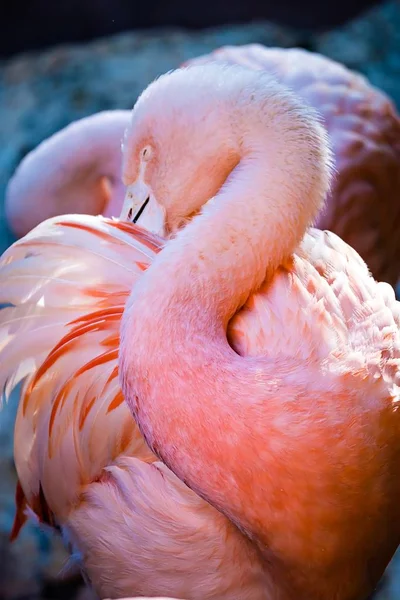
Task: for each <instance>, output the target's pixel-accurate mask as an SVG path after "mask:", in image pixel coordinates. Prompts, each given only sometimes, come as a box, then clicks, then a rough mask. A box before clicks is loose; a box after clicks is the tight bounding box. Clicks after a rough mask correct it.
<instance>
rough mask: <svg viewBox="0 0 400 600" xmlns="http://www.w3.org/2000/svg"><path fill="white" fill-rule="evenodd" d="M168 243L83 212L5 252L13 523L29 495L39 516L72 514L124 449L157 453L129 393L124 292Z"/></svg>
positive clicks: (3, 323) (0, 343)
mask: <svg viewBox="0 0 400 600" xmlns="http://www.w3.org/2000/svg"><path fill="white" fill-rule="evenodd" d="M161 243H162V242H161V240H160V239H158V238H156V237H155V236H152V235H151V234H149V233H147V232H146V231H144V230H142V229H141V228H139V227H136V226H134V225H129V224H123V223H119V222H118V221H114V220H109V219H103V218H96V217H83V216H82V215H80V216H67V217H62V218H54V219H50V220H49V221H47V222H44V223H43V224H41V225H40V226H38V227H37V228H35V229H34V230H33V231H31V232H30V233H29V234H28V235H27V236H26V237H25V238H23V239H22V240H20V241H18V242H16V243H15V244H14V245H13V246H11V247H10V248H9V249H8V250H7V251H6V252H5V253H4V254H3V256H2V258H1V261H0V302H1V303H2V304H3V308H2V310H1V313H0V361H1V364H2V369H1V374H0V389H2V390H3V391H4V395H5V397H6V398H7V397H8V395H9V394H10V393H11V391H12V389H13V388H14V387H15V386H16V385H17V384H18V383H19V382H21V381H22V383H23V385H22V397H21V402H20V405H19V408H18V413H17V420H16V426H15V442H14V454H15V462H16V468H17V472H18V477H19V487H18V490H17V502H18V504H19V510H18V518H17V523H16V529H15V533H16V532H17V530H18V526H19V524H21V523H22V522H23V520H24V518H23V516H22V512H23V509H24V507H25V504H27V505H28V506H29V507H30V508H31V509H32V510H33V511H34V512H36V514H37V515H38V517H39V518H40V519H41V520H44V521H49V520H50V521H51V515H52V514H56V515H57V518H58V519H61V521H62V520H63V519H65V518H66V516H67V514H68V512H69V510H70V507H71V506H72V505H73V503H74V502H76V499H77V497H78V496H79V494H80V491H81V490H82V487H83V486H85V484H86V483H88V482H89V481H93V480H95V479H96V477H98V476H99V474H100V473H101V471H102V469H103V468H104V466H106V465H109V464H111V463H112V462H113V460H115V458H116V457H117V456H118V455H120V454H121V453H126V454H128V455H134V456H137V457H139V458H141V459H142V460H145V461H152V460H154V457H153V455H152V454H151V452H150V451H149V450H148V448H147V446H146V445H145V443H144V440H143V438H142V437H141V435H140V434H139V432H138V430H137V428H136V426H135V424H134V422H133V419H132V416H131V414H130V412H129V410H128V408H127V407H126V405H125V403H124V402H123V398H122V394H121V390H120V387H119V383H118V366H117V357H118V347H119V319H120V316H121V314H122V311H123V307H124V304H125V300H126V298H127V295H128V294H129V291H130V289H131V288H132V286H133V284H134V282H135V281H136V279H137V278H138V277H139V275H140V274H141V273H142V272H143V270H144V269H145V268H147V266H148V265H149V263H150V261H151V260H152V258H153V256H154V255H155V253H156V252H158V250H159V249H160V247H161ZM60 468H61V469H62V477H60ZM49 507H50V508H49Z"/></svg>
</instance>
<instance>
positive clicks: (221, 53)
mask: <svg viewBox="0 0 400 600" xmlns="http://www.w3.org/2000/svg"><path fill="white" fill-rule="evenodd" d="M210 61H223V62H228V63H232V64H234V63H238V64H241V65H243V66H246V67H247V68H251V69H257V70H265V71H268V72H269V73H272V74H274V75H275V76H276V77H277V78H278V80H279V81H281V82H282V83H284V84H285V85H287V86H289V87H290V88H292V89H293V90H294V91H295V92H296V93H297V94H299V95H300V96H301V97H302V98H303V99H304V100H306V101H307V102H309V103H310V104H311V106H314V107H315V108H316V109H317V110H318V111H319V113H320V114H321V115H322V117H323V121H324V124H325V126H326V128H327V130H328V132H329V135H330V137H331V141H332V147H333V152H334V157H335V167H336V171H337V174H336V177H335V179H334V182H333V185H332V190H331V192H330V194H329V197H328V201H327V203H326V208H325V210H324V211H323V212H321V213H320V215H319V216H318V218H317V221H316V225H317V226H318V227H319V228H320V229H329V230H330V231H333V232H335V233H336V234H337V235H339V236H340V237H341V238H342V239H344V240H345V241H346V242H347V243H348V244H350V245H351V246H352V247H353V248H355V250H357V252H358V253H359V254H360V255H361V256H362V258H363V259H364V260H365V261H366V262H367V264H368V266H369V268H370V269H371V271H372V273H373V275H374V277H375V278H376V279H378V280H383V281H387V282H388V283H390V284H391V285H396V283H397V281H398V279H399V275H400V272H399V269H400V266H399V265H400V263H399V260H398V257H399V255H400V237H399V236H398V230H399V227H400V204H399V202H398V198H399V196H400V120H399V116H398V114H397V112H396V109H395V107H394V105H393V103H392V102H391V101H390V100H389V98H388V97H387V96H386V95H385V94H384V93H383V92H381V91H380V90H378V89H377V88H375V87H373V86H372V85H371V84H370V83H369V82H368V81H367V80H366V79H365V78H364V77H362V76H360V75H358V74H356V73H354V72H353V71H350V70H349V69H347V68H345V67H344V66H343V65H341V64H339V63H337V62H335V61H332V60H330V59H328V58H326V57H324V56H321V55H318V54H315V53H312V52H308V51H306V50H301V49H296V48H295V49H283V48H266V47H264V46H261V45H259V44H250V45H245V46H238V47H229V46H228V47H223V48H220V49H218V50H217V51H216V52H213V53H211V54H208V55H206V56H202V57H199V58H196V59H192V60H191V61H188V63H187V64H189V65H190V64H202V63H205V62H210ZM129 114H130V113H129V111H116V113H115V120H116V123H115V126H114V125H113V124H112V115H113V112H112V111H110V112H107V113H100V114H99V115H97V116H94V117H89V118H87V119H82V120H81V121H78V122H77V123H76V124H75V125H74V126H73V127H68V128H66V129H65V130H63V131H61V132H59V133H57V134H56V136H54V137H53V138H51V139H50V140H48V141H45V142H44V143H43V144H41V145H40V146H39V147H38V148H37V149H36V150H34V151H33V152H31V153H30V154H29V155H28V156H27V157H26V158H25V159H24V160H23V161H22V163H21V165H20V167H19V169H18V170H17V172H16V174H15V175H14V177H13V178H12V179H11V182H10V186H9V189H8V191H7V195H6V214H7V216H8V220H9V222H10V224H11V227H12V228H13V230H14V232H16V233H17V234H18V235H24V234H25V233H27V232H28V231H29V230H30V229H31V228H32V227H33V226H35V225H37V224H38V223H39V222H40V221H41V220H43V219H45V218H48V217H51V216H56V215H59V214H62V213H65V212H68V213H71V212H78V213H87V214H98V213H102V214H103V215H105V216H116V215H118V214H119V213H120V208H121V205H122V200H123V191H122V190H121V189H120V187H119V186H116V183H115V182H119V178H120V171H121V167H120V161H121V159H120V141H121V138H122V130H123V129H124V127H125V126H127V125H128V124H129ZM103 115H104V117H103ZM103 118H104V126H103V125H102V120H103ZM97 128H98V133H96V129H97ZM95 145H98V151H94V147H95ZM48 165H50V168H49V167H48ZM44 168H45V169H46V171H45V173H46V174H45V176H43V170H44ZM49 170H50V172H49ZM38 174H40V177H38ZM104 176H105V177H104ZM107 182H110V185H107ZM109 188H110V189H109ZM108 199H109V200H108Z"/></svg>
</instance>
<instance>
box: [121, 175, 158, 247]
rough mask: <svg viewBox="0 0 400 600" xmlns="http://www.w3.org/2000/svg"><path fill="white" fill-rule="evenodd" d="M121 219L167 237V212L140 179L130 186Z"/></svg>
mask: <svg viewBox="0 0 400 600" xmlns="http://www.w3.org/2000/svg"><path fill="white" fill-rule="evenodd" d="M119 218H120V220H121V221H131V222H132V223H136V224H137V225H140V226H141V227H143V228H144V229H147V231H151V232H152V233H156V234H157V235H160V236H162V237H165V211H164V210H163V208H162V207H161V206H160V205H159V203H158V202H157V200H156V199H155V198H154V195H153V194H152V191H151V189H150V187H149V186H148V185H146V184H145V183H144V182H143V181H141V180H140V179H139V180H138V181H136V182H135V183H132V184H131V185H128V187H127V189H126V194H125V200H124V204H123V206H122V211H121V214H120V217H119Z"/></svg>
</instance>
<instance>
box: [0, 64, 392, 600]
mask: <svg viewBox="0 0 400 600" xmlns="http://www.w3.org/2000/svg"><path fill="white" fill-rule="evenodd" d="M194 99H196V102H193V101H194ZM160 102H161V104H162V106H163V111H162V113H161V112H160V111H159V109H158V107H159V106H160ZM194 107H195V108H194ZM249 107H250V108H249ZM194 142H195V143H194ZM329 158H330V156H329V152H328V150H327V147H326V144H325V140H324V134H323V130H322V128H321V127H320V126H319V125H318V124H317V123H316V121H315V120H314V117H313V114H312V112H311V111H309V110H308V109H306V108H304V107H303V106H302V105H301V104H300V102H299V101H298V100H296V99H295V98H294V97H293V96H292V95H291V94H290V93H289V92H287V91H285V90H284V89H283V88H281V87H280V86H279V85H277V84H275V83H273V82H271V81H270V80H269V78H268V77H266V76H265V75H263V74H260V73H256V72H252V71H250V70H246V69H242V68H240V67H236V68H234V67H230V68H223V67H221V66H219V65H215V66H208V67H197V68H194V67H193V68H191V69H189V70H183V71H178V72H175V73H173V74H170V75H167V76H164V77H162V78H161V79H160V80H158V81H157V82H156V83H154V84H152V86H150V88H148V89H147V90H146V92H144V94H143V95H142V97H141V98H140V99H139V101H138V103H137V104H136V107H135V110H134V112H133V118H132V125H131V128H130V130H129V131H128V134H127V136H126V140H125V144H124V162H123V173H124V180H125V183H126V184H127V185H128V186H129V191H128V195H127V199H126V205H125V207H124V212H125V213H127V214H128V213H132V216H133V218H134V219H135V220H136V219H137V218H138V219H139V222H146V219H147V225H148V227H150V228H154V229H159V230H160V231H161V230H162V229H164V230H165V232H166V233H167V234H168V235H169V236H170V237H172V239H171V240H170V241H169V242H168V243H167V245H166V246H165V248H163V250H162V252H159V250H160V248H161V247H162V241H161V240H160V239H159V238H157V237H156V236H155V235H152V234H150V233H148V232H147V233H146V231H144V230H142V229H140V228H138V227H136V226H135V225H129V224H124V223H122V222H118V221H110V220H107V219H102V218H100V217H99V218H95V217H78V216H73V217H65V218H63V219H52V220H50V221H48V222H46V223H43V224H42V225H40V226H39V227H37V228H36V229H35V230H33V231H32V232H31V233H30V234H29V235H28V236H27V237H26V238H24V239H23V240H20V241H19V242H17V243H16V244H14V245H13V246H12V247H11V248H10V249H9V250H8V251H7V252H6V253H5V254H4V255H3V258H2V262H1V270H0V301H1V302H5V303H7V304H8V306H7V307H6V308H4V309H3V313H2V319H1V322H0V336H1V337H0V359H1V364H2V365H3V366H2V373H1V375H2V380H3V381H2V383H3V385H4V384H5V386H6V393H9V391H10V389H11V388H12V387H14V386H15V385H16V383H17V382H18V381H19V380H21V379H22V378H24V377H25V378H26V379H25V382H24V390H23V397H22V400H21V403H20V406H19V410H18V417H17V423H16V437H15V440H16V441H15V459H16V466H17V471H18V476H19V480H20V484H19V487H18V491H17V492H18V493H17V499H18V507H19V512H18V515H17V520H16V529H17V528H18V526H19V525H20V524H21V523H22V521H23V509H24V507H28V509H29V510H31V511H33V512H34V513H35V514H36V515H37V517H38V518H39V520H41V521H43V522H47V523H50V524H53V525H55V526H58V527H61V529H62V530H63V533H64V535H65V536H66V538H67V539H69V540H70V542H71V544H72V546H73V547H74V549H75V550H76V551H79V552H80V554H81V557H82V561H83V564H84V567H85V570H86V572H87V573H88V576H89V578H90V579H91V581H92V582H93V584H94V585H95V587H96V589H97V590H98V593H99V594H100V595H101V596H102V597H106V596H110V597H117V596H119V597H122V596H124V595H125V596H126V595H128V594H132V593H136V594H138V593H147V594H150V595H152V594H153V595H154V594H159V593H167V594H171V595H173V596H175V597H178V598H179V597H181V598H190V599H192V598H193V599H200V598H203V599H208V598H214V599H217V598H237V599H238V598H241V599H242V598H243V599H246V598H248V599H258V598H260V599H263V598H265V599H266V600H267V599H268V600H270V599H272V598H279V599H280V600H281V599H283V600H285V599H289V598H293V597H294V593H296V594H297V596H298V597H299V598H307V600H308V599H309V598H310V597H313V598H314V597H315V598H321V599H325V598H329V599H332V598H334V597H337V598H341V599H342V600H347V599H350V598H352V599H353V598H354V599H356V598H364V597H365V595H366V594H367V593H368V592H369V591H370V590H371V589H373V587H374V585H375V583H376V582H377V580H378V579H379V577H380V575H381V573H382V572H383V570H384V568H385V566H386V564H387V563H388V561H389V560H390V558H391V556H392V554H393V552H394V550H395V549H396V547H397V545H398V542H399V517H398V516H397V512H398V511H397V495H398V492H399V487H400V483H399V482H398V480H399V478H398V477H397V468H396V467H397V464H398V454H399V443H400V442H399V443H398V442H397V440H398V438H399V436H398V435H397V427H396V425H397V420H396V419H397V412H396V400H397V399H398V387H397V383H398V364H399V358H400V353H399V350H400V339H399V305H398V303H396V301H395V299H394V292H393V289H392V288H391V287H390V286H389V285H387V284H385V283H376V282H375V281H374V280H373V279H372V278H371V277H370V275H369V273H368V269H367V267H366V265H365V263H364V262H363V261H362V260H361V259H360V257H359V256H358V255H357V253H356V252H354V251H353V250H352V249H351V248H350V247H349V246H347V245H346V244H345V243H344V242H342V241H341V240H340V239H339V238H338V237H336V236H335V235H333V234H329V233H326V232H325V233H323V232H321V231H318V230H312V229H310V230H309V231H308V232H307V233H305V232H306V228H307V225H308V224H309V223H310V221H311V220H312V219H313V218H314V217H315V215H316V214H317V212H318V210H319V208H320V206H321V205H322V202H323V197H324V193H325V192H326V190H327V187H328V183H329ZM266 164H267V165H268V169H266V168H265V165H266ZM260 167H261V168H260ZM204 173H207V175H208V177H204ZM212 197H214V199H213V200H212V201H211V202H208V203H207V204H206V206H205V207H204V208H203V209H202V206H203V205H204V204H205V203H206V201H207V200H208V199H209V198H212ZM156 200H157V201H156ZM144 205H145V206H144ZM199 211H201V212H200V214H199ZM149 215H150V216H151V217H152V219H151V221H150V219H149ZM190 215H194V217H193V218H192V220H191V222H190V223H189V224H188V225H187V226H186V227H185V228H184V229H182V230H181V229H180V228H181V226H182V223H183V222H185V219H186V218H187V217H188V216H190ZM265 217H267V218H265ZM211 219H212V226H210V223H211ZM209 221H210V222H209ZM202 228H204V232H203V231H202ZM200 234H201V235H200ZM199 236H200V237H199ZM182 248H183V249H184V252H185V254H184V255H183V254H182ZM156 254H157V257H156V258H154V257H155V255H156ZM174 260H175V264H174ZM151 263H152V264H151ZM173 264H174V268H173ZM178 265H179V267H178ZM149 266H150V268H148V267H149ZM146 269H147V271H146ZM159 269H160V270H161V269H164V270H163V272H162V273H159V274H158V281H159V283H158V287H157V286H156V284H155V277H156V276H157V272H158V270H159ZM174 269H175V270H174ZM143 271H145V272H144V273H143ZM139 275H140V278H139ZM259 286H261V287H260V288H259V290H258V291H257V292H256V293H254V294H252V295H251V292H252V291H255V290H256V289H257V288H258V287H259ZM131 288H133V292H132V297H131V299H130V301H129V302H128V304H127V305H126V308H125V303H126V298H127V296H128V294H129V290H130V289H131ZM156 292H157V294H156ZM155 294H156V295H155ZM138 304H140V305H139V311H140V312H136V310H137V309H135V311H133V310H132V305H136V307H137V306H138ZM238 309H239V310H238ZM124 310H125V313H124V319H123V324H122V343H121V347H120V339H119V324H120V318H121V315H122V314H123V312H124ZM166 310H168V314H167V316H166V312H165V311H166ZM231 317H232V318H231ZM167 330H168V331H167ZM144 332H146V333H145V337H146V339H145V340H143V339H142V338H143V335H144ZM165 334H167V337H164V336H165ZM227 339H229V343H230V345H228V343H227ZM135 340H138V343H140V344H141V345H140V346H135ZM139 340H140V341H139ZM118 354H120V357H121V364H120V367H122V380H123V385H124V389H125V392H126V397H127V400H128V402H129V404H130V406H131V409H132V410H133V412H134V414H135V416H136V418H137V419H138V423H139V425H140V428H141V430H142V431H143V432H144V433H145V436H146V439H147V440H148V441H149V442H150V445H151V447H152V449H153V450H154V451H155V453H156V454H160V455H162V458H163V460H165V462H166V463H167V464H168V465H169V466H171V467H173V470H174V471H176V473H177V475H178V477H177V476H176V475H174V474H173V473H172V472H171V471H170V470H169V469H168V468H167V467H166V466H164V465H163V464H162V463H161V462H159V461H157V458H156V456H155V454H153V453H152V452H151V451H150V450H149V448H148V446H147V445H146V444H145V442H144V439H143V438H142V437H141V435H140V434H139V430H138V429H137V427H136V425H135V423H134V421H133V420H132V418H131V416H130V413H129V411H128V409H127V406H126V404H125V403H124V402H123V396H122V393H121V389H120V387H119V384H118V372H119V367H118V363H117V358H118ZM162 361H164V362H162ZM187 369H190V371H189V372H187ZM181 386H182V388H184V390H183V392H184V395H182V396H180V395H179V394H178V390H177V388H178V387H179V393H180V388H181ZM213 386H214V387H213ZM139 389H140V391H141V393H140V395H139V397H140V402H139V400H138V399H137V398H136V392H137V391H139ZM159 394H162V395H161V398H163V401H162V402H161V403H159V402H157V397H158V395H159ZM177 394H178V396H177ZM265 394H268V396H269V397H268V402H263V400H264V399H265V398H264V396H265ZM260 400H261V401H260ZM231 401H232V403H233V405H232V404H231ZM267 413H268V414H267ZM187 418H189V419H190V421H189V422H186V421H185V419H187ZM199 475H201V477H199ZM180 479H182V481H184V482H185V483H187V484H189V487H187V485H185V483H183V482H182V481H180ZM190 487H193V488H194V490H195V491H191V489H190ZM366 490H367V492H366ZM198 494H199V495H198ZM201 496H203V497H204V498H205V499H206V500H207V501H205V500H203V499H202V498H201ZM237 525H238V526H239V527H237Z"/></svg>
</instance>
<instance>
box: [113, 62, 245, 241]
mask: <svg viewBox="0 0 400 600" xmlns="http://www.w3.org/2000/svg"><path fill="white" fill-rule="evenodd" d="M249 73H250V77H249ZM252 77H254V76H253V75H252V73H251V72H250V71H248V70H247V69H243V68H242V67H238V66H229V67H228V66H221V65H205V66H200V67H197V66H196V67H189V68H184V69H177V70H176V71H172V72H170V73H167V74H166V75H163V76H162V77H160V78H159V79H157V80H156V81H154V82H153V83H151V84H150V85H149V86H148V88H147V89H146V90H145V91H144V92H143V93H142V95H141V96H140V97H139V99H138V101H137V103H136V105H135V106H134V109H133V111H132V118H131V122H130V125H129V127H128V128H127V131H126V134H125V139H124V142H123V169H122V173H123V181H124V184H125V185H126V186H127V193H126V196H125V203H124V206H123V210H122V213H121V219H128V220H133V221H134V222H138V223H139V224H140V225H142V226H144V227H145V228H146V229H149V230H150V231H153V232H155V233H158V234H160V235H164V236H172V235H173V234H174V233H175V232H176V231H177V230H178V229H180V228H181V227H182V226H183V225H184V224H185V223H186V222H187V221H188V220H190V218H191V217H192V216H194V215H195V214H197V213H198V212H199V211H200V209H201V207H202V206H203V205H204V204H205V203H206V202H207V201H208V200H210V199H211V198H213V197H214V196H215V195H216V193H217V192H218V191H219V189H220V188H221V187H222V186H223V184H224V182H225V181H226V179H227V178H228V176H229V174H230V173H231V172H232V170H233V169H234V168H235V167H236V165H237V164H238V163H239V160H240V139H239V137H240V136H238V135H237V133H236V123H235V119H234V118H233V117H232V109H231V107H230V106H228V105H227V103H229V102H233V100H232V98H234V91H235V90H239V89H240V84H242V87H243V86H245V85H246V83H247V80H248V79H251V78H252ZM221 80H224V86H221ZM227 81H228V85H226V82H227ZM232 92H233V93H232Z"/></svg>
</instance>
